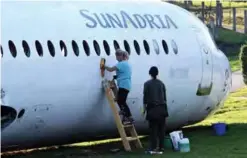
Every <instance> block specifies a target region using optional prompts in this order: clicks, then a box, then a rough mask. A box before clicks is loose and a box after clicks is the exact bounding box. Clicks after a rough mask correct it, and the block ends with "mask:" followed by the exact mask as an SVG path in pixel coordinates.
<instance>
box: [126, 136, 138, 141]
mask: <svg viewBox="0 0 247 158" xmlns="http://www.w3.org/2000/svg"><path fill="white" fill-rule="evenodd" d="M138 139H139V138H138V137H127V140H128V141H134V140H138Z"/></svg>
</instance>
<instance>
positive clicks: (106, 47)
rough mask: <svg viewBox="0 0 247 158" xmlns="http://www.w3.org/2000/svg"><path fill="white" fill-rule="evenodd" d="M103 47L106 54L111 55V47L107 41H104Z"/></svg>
mask: <svg viewBox="0 0 247 158" xmlns="http://www.w3.org/2000/svg"><path fill="white" fill-rule="evenodd" d="M103 45H104V48H105V52H106V54H107V55H110V47H109V45H108V43H107V42H106V40H104V41H103Z"/></svg>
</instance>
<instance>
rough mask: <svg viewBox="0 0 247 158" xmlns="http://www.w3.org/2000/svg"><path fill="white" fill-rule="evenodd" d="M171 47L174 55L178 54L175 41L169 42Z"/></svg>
mask: <svg viewBox="0 0 247 158" xmlns="http://www.w3.org/2000/svg"><path fill="white" fill-rule="evenodd" d="M171 46H172V49H173V52H174V54H176V55H177V54H178V45H177V43H176V42H175V40H171Z"/></svg>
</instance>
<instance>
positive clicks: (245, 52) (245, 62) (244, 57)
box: [239, 44, 247, 85]
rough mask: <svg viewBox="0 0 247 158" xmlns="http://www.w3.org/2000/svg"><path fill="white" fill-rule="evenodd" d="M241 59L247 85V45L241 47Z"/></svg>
mask: <svg viewBox="0 0 247 158" xmlns="http://www.w3.org/2000/svg"><path fill="white" fill-rule="evenodd" d="M239 59H240V63H241V68H242V74H243V79H244V83H245V84H246V85H247V44H245V45H243V46H242V47H241V49H240V54H239Z"/></svg>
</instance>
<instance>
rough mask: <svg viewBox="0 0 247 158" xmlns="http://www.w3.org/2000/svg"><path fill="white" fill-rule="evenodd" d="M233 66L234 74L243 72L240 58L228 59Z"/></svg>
mask: <svg viewBox="0 0 247 158" xmlns="http://www.w3.org/2000/svg"><path fill="white" fill-rule="evenodd" d="M228 59H229V61H230V65H231V69H232V72H235V71H239V70H241V66H240V60H239V57H238V56H231V57H228Z"/></svg>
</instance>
